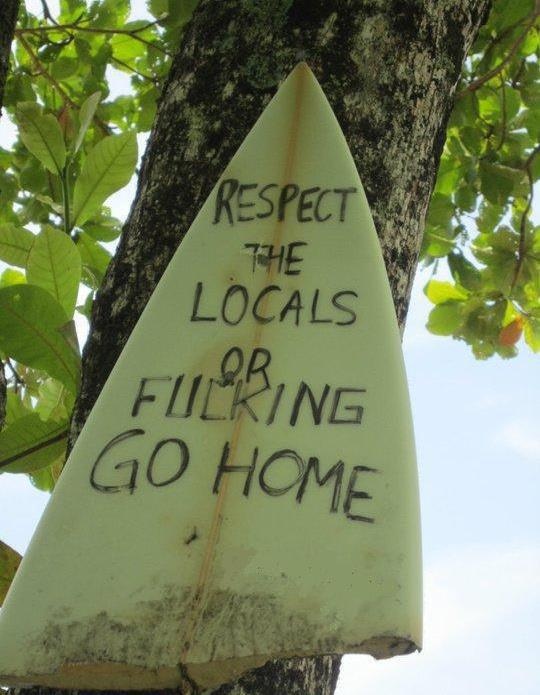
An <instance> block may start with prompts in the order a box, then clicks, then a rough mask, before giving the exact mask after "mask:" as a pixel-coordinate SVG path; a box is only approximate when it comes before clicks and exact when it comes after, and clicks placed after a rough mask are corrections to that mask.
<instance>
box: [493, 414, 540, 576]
mask: <svg viewBox="0 0 540 695" xmlns="http://www.w3.org/2000/svg"><path fill="white" fill-rule="evenodd" d="M497 439H498V441H499V442H500V443H501V444H503V445H504V446H505V447H507V448H508V449H510V450H511V451H512V452H514V453H515V454H517V455H518V456H519V457H521V458H522V459H525V460H526V461H532V462H535V463H539V464H540V429H539V427H538V422H537V423H536V424H535V423H533V422H532V421H527V420H525V421H524V420H512V421H511V422H509V423H508V424H506V425H504V427H503V428H502V430H501V432H500V434H499V436H498V438H497ZM539 581H540V579H539Z"/></svg>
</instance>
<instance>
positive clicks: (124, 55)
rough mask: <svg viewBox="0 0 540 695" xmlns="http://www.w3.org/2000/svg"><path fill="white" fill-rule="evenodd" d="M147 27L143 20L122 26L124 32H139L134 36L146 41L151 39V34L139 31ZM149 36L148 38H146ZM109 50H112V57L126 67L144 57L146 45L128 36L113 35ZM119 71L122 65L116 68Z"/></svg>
mask: <svg viewBox="0 0 540 695" xmlns="http://www.w3.org/2000/svg"><path fill="white" fill-rule="evenodd" d="M146 26H148V22H146V21H144V20H138V21H136V22H128V23H127V24H126V25H124V27H123V29H124V30H126V31H134V30H139V31H138V33H137V34H136V35H137V36H140V37H141V38H143V39H145V40H146V41H148V40H150V41H151V38H152V34H151V33H150V32H149V31H148V30H147V31H141V29H143V27H146ZM148 34H150V36H148ZM111 48H112V50H113V56H114V57H115V58H117V59H118V60H121V61H122V62H123V63H127V64H128V65H129V64H131V63H132V61H133V60H135V59H136V58H140V57H142V56H144V55H145V53H146V51H147V50H148V49H147V46H146V44H144V43H143V42H142V41H138V40H137V39H135V38H133V36H130V35H129V34H115V35H114V36H113V37H112V39H111ZM116 67H118V68H119V69H120V70H121V69H123V66H122V65H118V66H116Z"/></svg>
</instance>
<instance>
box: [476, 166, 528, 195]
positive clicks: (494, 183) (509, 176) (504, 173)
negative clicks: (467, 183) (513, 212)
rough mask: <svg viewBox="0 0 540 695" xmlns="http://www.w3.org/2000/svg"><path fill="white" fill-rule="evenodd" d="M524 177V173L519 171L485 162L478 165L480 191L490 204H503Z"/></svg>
mask: <svg viewBox="0 0 540 695" xmlns="http://www.w3.org/2000/svg"><path fill="white" fill-rule="evenodd" d="M524 176H525V172H524V171H522V170H519V169H513V168H512V167H508V166H503V165H501V164H491V163H490V162H486V161H482V162H481V163H480V180H481V191H482V193H483V194H484V195H485V196H486V198H487V199H488V200H489V201H490V203H495V204H499V205H502V204H504V203H505V202H506V201H507V199H508V197H509V196H510V194H511V193H512V190H513V189H514V186H515V185H516V184H518V183H519V182H520V181H521V180H522V179H523V177H524Z"/></svg>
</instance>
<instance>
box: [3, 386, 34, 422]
mask: <svg viewBox="0 0 540 695" xmlns="http://www.w3.org/2000/svg"><path fill="white" fill-rule="evenodd" d="M31 412H32V411H31V409H30V408H27V406H26V405H25V404H24V402H23V400H22V398H21V393H20V390H19V392H18V393H15V391H12V390H8V392H7V405H6V421H5V425H11V424H12V423H13V422H15V420H19V419H20V418H22V417H24V416H25V415H30V413H31Z"/></svg>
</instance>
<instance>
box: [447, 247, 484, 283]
mask: <svg viewBox="0 0 540 695" xmlns="http://www.w3.org/2000/svg"><path fill="white" fill-rule="evenodd" d="M448 265H449V267H450V272H451V273H452V277H453V278H454V280H455V281H456V282H458V283H459V284H460V285H461V286H462V287H464V288H465V289H466V290H471V291H472V292H475V291H477V290H479V289H480V286H481V284H482V276H481V275H480V271H479V270H478V268H476V267H475V266H474V265H473V264H472V263H471V262H470V261H468V260H467V259H466V258H465V256H464V255H463V254H462V253H460V252H457V253H451V254H449V255H448Z"/></svg>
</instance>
